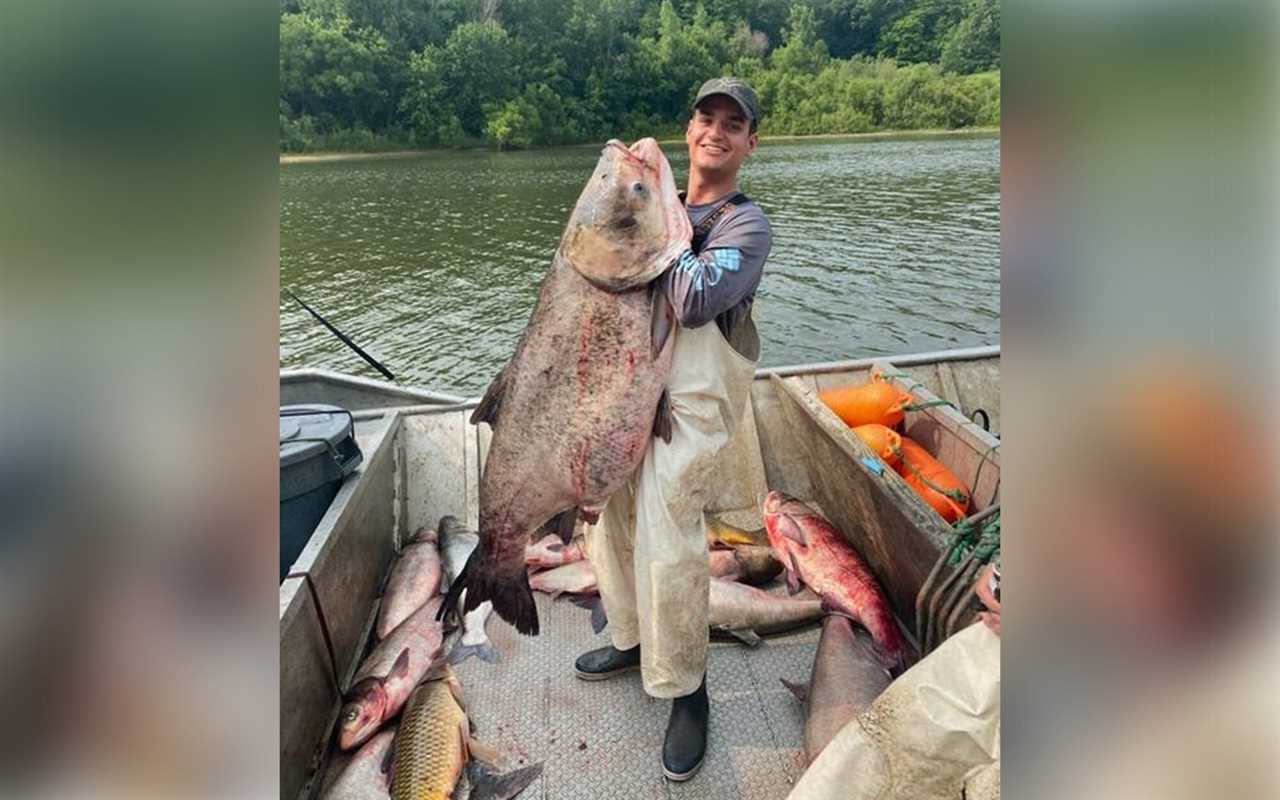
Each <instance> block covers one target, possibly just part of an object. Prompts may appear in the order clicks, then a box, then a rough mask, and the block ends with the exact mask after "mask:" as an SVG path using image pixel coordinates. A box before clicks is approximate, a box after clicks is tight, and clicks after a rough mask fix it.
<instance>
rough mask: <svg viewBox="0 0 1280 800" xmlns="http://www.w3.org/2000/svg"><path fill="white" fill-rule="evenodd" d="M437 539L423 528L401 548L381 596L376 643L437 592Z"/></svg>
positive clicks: (434, 534) (438, 561)
mask: <svg viewBox="0 0 1280 800" xmlns="http://www.w3.org/2000/svg"><path fill="white" fill-rule="evenodd" d="M436 539H437V537H436V532H435V531H433V530H431V529H430V528H423V529H422V530H420V531H418V533H417V535H416V536H414V537H413V539H411V540H410V541H409V542H408V543H407V544H406V545H405V546H404V547H403V548H401V550H400V557H399V558H397V559H396V563H395V566H393V567H392V568H391V576H390V577H389V578H387V589H386V591H384V592H383V593H382V608H381V609H379V611H378V625H377V634H378V638H379V639H385V638H386V636H387V634H388V633H391V631H393V630H395V628H396V626H397V625H399V624H400V623H401V622H404V621H405V620H406V619H408V618H409V615H410V614H412V613H413V612H415V611H417V610H418V609H420V608H422V607H423V606H424V605H426V603H427V601H428V600H430V599H431V598H433V597H435V596H436V594H437V593H438V592H439V591H440V580H441V564H440V551H439V549H438V548H437V544H436Z"/></svg>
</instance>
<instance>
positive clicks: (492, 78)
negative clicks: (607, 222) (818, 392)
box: [280, 0, 1000, 151]
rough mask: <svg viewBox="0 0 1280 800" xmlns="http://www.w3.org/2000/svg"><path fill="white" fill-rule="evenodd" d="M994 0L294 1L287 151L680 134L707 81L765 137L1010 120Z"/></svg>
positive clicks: (286, 8) (285, 6)
mask: <svg viewBox="0 0 1280 800" xmlns="http://www.w3.org/2000/svg"><path fill="white" fill-rule="evenodd" d="M999 61H1000V5H999V2H998V0H282V2H281V18H280V134H281V148H282V149H284V150H291V151H300V150H379V149H390V148H397V147H439V146H465V145H471V144H480V143H490V144H494V145H497V146H500V147H508V148H509V147H529V146H531V145H538V144H560V143H568V142H580V141H590V140H599V139H604V138H608V137H610V136H617V137H620V138H627V139H629V138H634V137H637V136H642V135H644V136H670V135H675V134H677V133H678V132H679V130H680V128H681V125H682V122H683V120H685V119H687V117H688V107H689V102H690V101H691V100H692V98H693V95H694V93H695V92H696V90H697V88H698V86H699V85H700V84H701V83H702V81H704V80H706V79H707V78H709V77H712V76H715V75H724V74H736V75H741V76H742V77H744V78H746V79H747V80H749V81H750V82H751V83H752V85H753V86H755V88H756V91H757V92H758V93H759V95H760V103H761V108H762V111H763V115H764V119H763V122H762V125H761V131H760V132H761V133H762V134H766V135H767V134H817V133H860V132H864V131H874V130H910V129H921V128H961V127H968V126H974V125H996V124H998V123H999V120H1000V78H999V72H998V70H999V66H1000V64H999Z"/></svg>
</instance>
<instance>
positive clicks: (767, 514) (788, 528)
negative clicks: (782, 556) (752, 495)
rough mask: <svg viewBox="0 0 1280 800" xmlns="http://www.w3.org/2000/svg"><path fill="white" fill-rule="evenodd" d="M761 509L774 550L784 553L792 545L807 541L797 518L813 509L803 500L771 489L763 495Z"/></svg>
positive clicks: (807, 514)
mask: <svg viewBox="0 0 1280 800" xmlns="http://www.w3.org/2000/svg"><path fill="white" fill-rule="evenodd" d="M761 511H762V512H763V516H764V528H765V531H766V532H767V533H768V534H769V545H770V546H771V547H772V548H773V549H774V551H775V552H778V553H786V552H788V550H790V548H791V547H792V546H794V545H801V546H803V545H806V544H807V543H808V542H807V540H806V538H805V535H804V530H803V529H802V528H801V527H800V522H799V520H800V519H802V518H803V517H806V516H809V515H811V514H812V513H813V511H812V509H810V508H809V507H808V506H807V505H805V504H804V503H803V502H801V501H799V500H797V499H796V498H794V497H792V496H791V495H789V494H787V493H785V492H778V491H773V492H769V495H768V496H767V497H765V499H764V503H763V504H762V505H761Z"/></svg>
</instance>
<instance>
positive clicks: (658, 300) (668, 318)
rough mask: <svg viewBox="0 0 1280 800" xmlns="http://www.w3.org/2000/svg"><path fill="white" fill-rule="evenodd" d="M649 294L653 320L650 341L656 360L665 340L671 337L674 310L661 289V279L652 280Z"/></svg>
mask: <svg viewBox="0 0 1280 800" xmlns="http://www.w3.org/2000/svg"><path fill="white" fill-rule="evenodd" d="M649 294H650V295H651V296H652V298H653V321H652V323H651V325H650V332H651V333H652V337H651V342H650V343H651V345H652V347H653V350H652V356H653V360H654V361H657V360H658V358H659V357H661V356H662V351H663V350H665V349H666V347H667V342H668V341H669V340H670V339H671V332H672V331H674V330H675V328H676V312H675V309H673V308H672V307H671V301H670V300H668V299H667V293H666V292H665V291H663V289H662V281H654V282H653V283H651V284H649Z"/></svg>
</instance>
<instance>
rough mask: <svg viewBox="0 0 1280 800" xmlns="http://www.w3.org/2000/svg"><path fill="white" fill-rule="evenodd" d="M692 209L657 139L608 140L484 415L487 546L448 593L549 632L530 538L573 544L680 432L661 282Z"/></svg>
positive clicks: (480, 411) (449, 603)
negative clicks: (533, 584) (653, 451)
mask: <svg viewBox="0 0 1280 800" xmlns="http://www.w3.org/2000/svg"><path fill="white" fill-rule="evenodd" d="M691 232H692V231H691V227H690V224H689V217H688V214H687V213H686V212H685V209H684V206H683V204H682V203H681V202H680V198H679V196H678V194H677V193H676V185H675V179H674V178H673V177H672V174H671V165H670V164H668V163H667V159H666V157H665V156H664V155H663V154H662V151H661V150H659V149H658V144H657V142H655V141H654V140H653V139H642V140H640V141H639V142H636V143H635V144H634V145H632V146H631V147H630V148H628V147H626V146H625V145H623V144H622V143H621V142H618V141H616V140H614V141H611V142H609V144H608V145H606V146H605V148H604V151H603V152H602V154H601V156H600V160H599V162H598V163H597V164H596V169H595V171H594V173H593V174H592V176H591V178H590V180H588V182H587V185H586V187H585V188H584V189H583V191H582V194H581V195H580V196H579V197H578V202H577V205H576V206H575V207H574V210H573V213H572V215H571V216H570V218H569V223H568V226H567V227H566V229H565V232H564V235H563V236H562V237H561V240H560V246H559V248H558V249H557V251H556V255H555V258H554V259H553V260H552V262H551V267H550V269H549V270H548V272H547V274H546V277H544V278H543V281H542V286H541V288H540V289H539V291H538V300H537V304H536V305H535V306H534V309H533V313H532V315H531V317H530V319H529V324H528V325H527V327H526V328H525V331H524V335H523V336H522V337H521V339H520V342H519V343H518V344H517V345H516V350H515V355H514V356H512V358H511V361H510V362H509V363H508V364H507V365H506V366H505V367H504V368H503V369H502V371H501V372H500V373H499V374H498V376H497V378H495V379H494V381H493V383H492V384H491V385H490V386H489V389H488V390H487V391H486V392H485V395H484V397H483V398H482V399H481V401H480V404H479V405H478V406H477V408H476V410H475V413H474V414H472V416H471V421H472V422H473V423H475V424H479V423H480V422H487V423H489V424H490V426H492V428H493V439H492V441H491V443H490V446H489V453H488V457H487V458H486V460H485V465H484V474H483V475H482V476H481V480H480V546H479V548H478V549H477V550H476V551H475V553H474V554H473V555H472V556H471V558H470V560H469V561H468V562H467V565H466V567H465V568H464V569H463V572H462V574H461V575H459V576H458V579H457V580H456V581H454V582H453V583H452V584H451V585H450V587H449V592H448V594H447V595H446V598H445V603H444V607H443V608H442V613H444V612H447V611H450V610H452V608H453V607H454V606H455V605H456V604H457V603H458V600H459V597H460V596H461V595H462V591H463V589H466V600H465V607H464V610H468V611H469V610H471V609H473V608H475V607H476V606H478V605H480V604H481V603H483V602H485V601H486V600H490V601H492V602H493V610H494V611H495V612H496V613H497V614H498V616H500V617H502V618H503V619H504V620H506V621H507V622H509V623H511V624H512V625H514V626H515V627H516V629H517V630H518V631H520V632H521V633H524V634H532V635H536V634H537V633H538V611H537V606H536V605H535V604H534V599H533V594H532V592H531V589H530V587H529V579H528V576H527V574H526V572H525V548H526V546H527V545H528V542H529V538H530V536H531V535H532V534H534V533H535V532H536V531H538V530H539V529H546V530H549V531H554V532H557V533H559V534H560V536H561V538H562V540H563V541H564V542H566V543H568V541H569V539H570V538H571V537H572V534H573V528H574V525H575V522H576V520H577V519H578V517H582V518H583V519H585V520H587V521H588V522H594V521H595V519H596V518H597V517H598V516H599V513H600V510H601V509H602V508H603V507H604V504H605V502H606V501H607V500H608V499H609V497H610V495H612V494H613V493H614V492H615V491H616V490H617V489H619V488H620V487H621V486H622V485H623V484H624V483H625V482H626V481H627V480H628V479H629V478H630V477H631V475H632V474H633V473H634V472H635V471H636V468H637V467H638V466H639V465H640V462H641V461H642V459H643V458H644V454H645V452H646V451H647V450H648V448H649V443H650V441H652V440H653V438H654V437H661V438H664V439H668V440H669V439H670V436H671V425H672V421H671V412H670V407H669V400H668V399H667V394H666V383H667V378H668V375H669V374H670V371H671V355H672V351H673V349H674V342H675V340H674V337H673V336H672V335H671V334H672V332H673V330H674V327H675V314H674V311H673V310H672V308H671V306H670V304H669V303H668V302H667V300H666V295H665V294H664V293H663V292H661V291H657V290H655V289H654V285H653V281H654V279H655V278H657V277H658V276H659V275H660V274H661V273H662V272H663V271H664V270H666V269H667V267H668V266H670V265H671V264H672V263H673V262H674V260H675V259H676V257H677V256H679V254H680V253H681V252H682V251H683V250H684V249H685V248H686V247H687V246H688V242H689V239H690V235H691Z"/></svg>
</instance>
